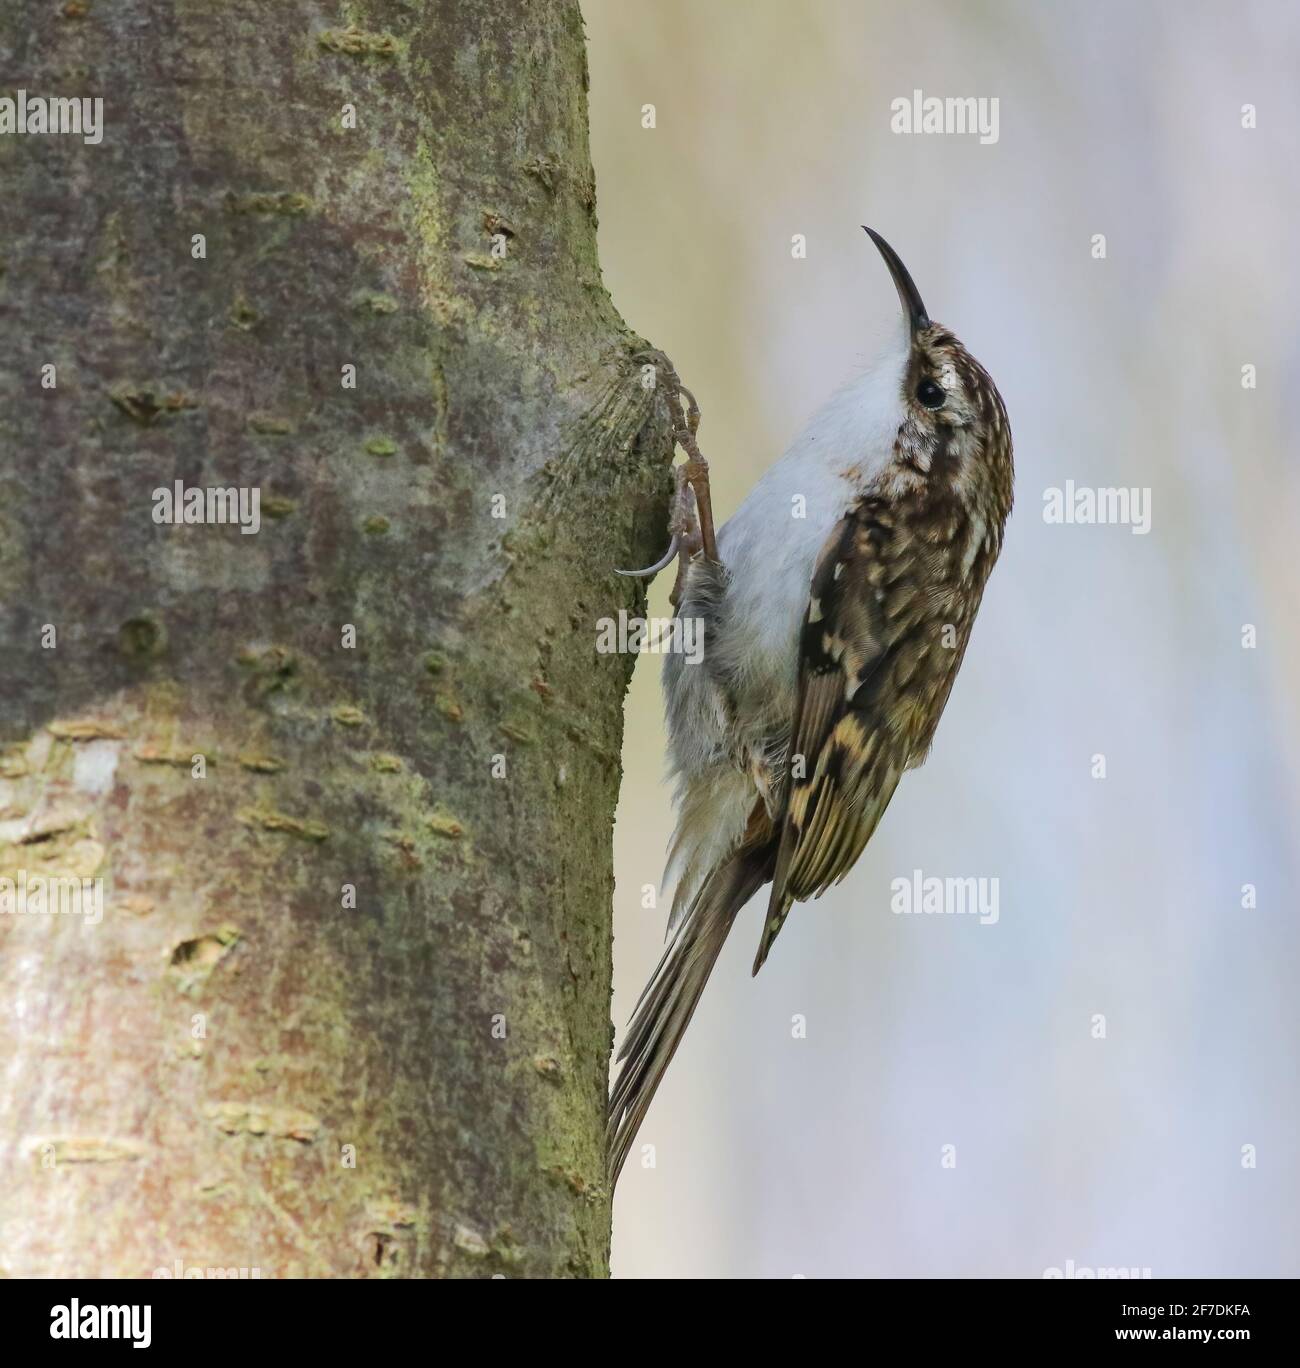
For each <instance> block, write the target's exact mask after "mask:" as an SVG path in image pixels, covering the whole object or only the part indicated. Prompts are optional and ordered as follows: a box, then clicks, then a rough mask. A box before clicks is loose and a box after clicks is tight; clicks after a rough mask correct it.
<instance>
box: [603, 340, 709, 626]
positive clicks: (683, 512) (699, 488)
mask: <svg viewBox="0 0 1300 1368" xmlns="http://www.w3.org/2000/svg"><path fill="white" fill-rule="evenodd" d="M633 359H634V360H643V359H644V360H649V361H651V362H652V363H653V364H654V366H655V375H656V377H658V375H659V370H660V367H661V366H662V368H663V370H664V372H665V375H664V377H663V379H662V380H659V381H658V383H659V384H660V385H661V386H662V388H663V391H664V394H665V396H666V397H667V400H668V415H669V419H670V421H671V423H672V431H673V443H674V445H676V446H680V447H681V448H682V450H683V451H684V452H685V453H686V460H685V462H684V463H683V464H682V465H680V466H675V467H674V477H675V479H676V482H677V487H676V491H675V493H674V495H673V507H672V514H671V516H670V519H669V530H670V532H671V533H672V541H671V542H670V543H669V546H668V550H667V551H666V552H665V553H664V555H663V556H662V557H660V559H659V560H657V561H656V562H655V563H654V564H653V565H649V566H647V567H646V568H645V569H644V570H618V571H616V572H615V573H616V574H619V575H629V576H632V577H634V578H637V579H644V578H649V577H650V576H652V575H657V574H658V573H659V571H660V570H663V569H665V568H666V567H667V566H668V565H669V564H670V563H671V562H672V559H673V557H674V556H677V557H678V558H679V562H680V563H679V566H678V571H677V584H676V586H675V587H674V589H673V592H672V595H671V601H672V603H673V606H674V607H676V605H677V598H678V594H679V591H680V590H681V587H682V577H683V575H684V574H685V571H686V566H687V564H688V563H689V562H690V560H691V559H692V558H693V557H694V556H696V555H698V554H699V553H700V552H701V551H702V552H703V553H704V557H705V559H706V560H709V561H712V562H713V563H714V564H715V565H717V564H720V563H721V562H720V561H719V560H718V542H717V536H716V533H715V531H714V527H713V501H712V498H711V495H710V491H709V463H708V462H707V461H706V460H705V459H704V456H703V454H702V453H701V451H700V448H699V443H698V442H696V440H695V434H696V433H697V432H698V431H699V427H700V406H699V404H698V403H696V400H695V396H694V395H693V394H692V393H691V392H690V390H688V389H687V388H686V387H685V386H684V385H683V384H682V382H681V381H680V380H679V379H678V377H677V372H676V370H675V369H674V368H673V364H672V362H671V361H669V359H668V358H667V357H666V356H665V355H664V354H663V352H661V351H651V352H641V353H639V354H638V355H637V356H636V357H634V358H633ZM687 489H689V491H690V493H689V494H688V493H687V492H686V491H687Z"/></svg>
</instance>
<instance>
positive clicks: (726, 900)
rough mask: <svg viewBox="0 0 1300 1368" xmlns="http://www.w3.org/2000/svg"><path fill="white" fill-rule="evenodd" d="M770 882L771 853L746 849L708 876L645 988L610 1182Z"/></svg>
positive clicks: (619, 1089)
mask: <svg viewBox="0 0 1300 1368" xmlns="http://www.w3.org/2000/svg"><path fill="white" fill-rule="evenodd" d="M771 875H772V856H771V852H770V850H768V849H766V848H763V847H761V846H760V847H757V848H756V847H755V846H754V845H751V844H748V843H746V844H743V845H741V846H740V847H739V848H738V849H737V850H736V851H735V853H734V854H733V855H731V856H730V857H729V858H728V859H727V860H725V861H723V863H721V864H720V865H718V867H717V868H716V869H715V870H714V871H713V872H712V873H711V874H710V875H709V877H708V878H707V879H706V880H705V881H704V883H703V885H702V886H701V888H700V891H699V892H698V893H697V894H696V896H695V898H694V899H693V900H692V902H691V906H690V910H689V911H688V912H687V914H686V916H685V917H684V918H683V920H682V923H681V925H680V927H679V928H678V930H677V933H676V935H675V936H674V937H673V939H672V941H671V942H670V943H669V946H668V948H667V950H665V951H664V954H663V958H662V959H661V960H660V961H659V967H658V968H657V969H656V970H655V972H654V974H653V976H652V977H651V979H650V982H649V983H648V984H647V985H646V988H645V991H644V992H643V993H642V994H641V999H640V1001H639V1002H638V1003H637V1007H636V1012H635V1014H634V1016H633V1017H632V1022H631V1025H630V1027H629V1029H628V1036H627V1040H626V1041H625V1042H624V1044H623V1048H622V1049H621V1050H620V1051H619V1056H618V1057H619V1059H620V1061H622V1063H623V1067H622V1069H621V1070H620V1071H619V1075H618V1081H617V1082H616V1083H615V1084H614V1091H613V1092H612V1093H611V1094H610V1099H609V1120H608V1125H607V1128H606V1141H607V1145H608V1150H609V1178H610V1183H611V1184H613V1183H615V1182H617V1181H618V1175H619V1172H620V1171H621V1170H622V1167H623V1162H624V1160H626V1158H627V1156H628V1151H629V1150H630V1149H631V1148H632V1141H633V1140H634V1139H635V1138H636V1133H637V1131H638V1130H639V1129H640V1127H641V1122H642V1121H643V1120H644V1119H645V1114H646V1112H647V1111H648V1110H649V1108H650V1102H651V1099H652V1098H653V1097H654V1095H655V1090H656V1089H657V1088H658V1086H659V1083H660V1080H661V1079H662V1078H663V1076H664V1072H665V1070H666V1069H667V1068H668V1065H669V1063H670V1062H671V1061H672V1057H673V1055H674V1054H675V1053H676V1051H677V1047H678V1045H679V1044H681V1039H682V1036H683V1035H684V1034H685V1033H686V1027H687V1026H688V1025H689V1024H690V1020H691V1017H692V1016H693V1015H694V1013H695V1007H696V1004H697V1003H698V1002H699V1000H700V994H701V993H702V992H703V991H704V985H705V984H706V983H707V982H708V980H709V975H710V974H711V973H712V972H713V966H714V964H715V963H716V962H717V958H718V953H719V952H720V951H721V949H722V945H723V942H724V941H725V940H726V939H727V933H728V932H729V931H730V930H731V923H732V922H733V921H735V919H736V913H737V912H739V911H740V909H741V908H742V907H744V905H745V904H746V903H747V902H748V901H749V899H750V898H751V897H752V896H753V895H754V893H756V892H757V891H758V889H759V888H761V887H762V886H763V884H764V883H765V882H766V881H767V880H768V879H769V878H771Z"/></svg>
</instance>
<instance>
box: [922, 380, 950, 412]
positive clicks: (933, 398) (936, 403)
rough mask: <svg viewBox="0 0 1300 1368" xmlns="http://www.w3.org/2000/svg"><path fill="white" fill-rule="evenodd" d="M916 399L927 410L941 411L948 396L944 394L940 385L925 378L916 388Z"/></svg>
mask: <svg viewBox="0 0 1300 1368" xmlns="http://www.w3.org/2000/svg"><path fill="white" fill-rule="evenodd" d="M916 397H917V398H918V399H919V400H920V401H921V403H922V404H924V405H925V407H926V408H928V409H941V408H942V407H943V401H944V400H945V399H946V398H947V397H948V396H947V395H946V394H944V392H943V386H942V385H937V384H935V382H934V381H933V380H931V379H929V377H927V378H926V379H924V380H922V381H921V383H920V384H919V385H918V386H917V387H916Z"/></svg>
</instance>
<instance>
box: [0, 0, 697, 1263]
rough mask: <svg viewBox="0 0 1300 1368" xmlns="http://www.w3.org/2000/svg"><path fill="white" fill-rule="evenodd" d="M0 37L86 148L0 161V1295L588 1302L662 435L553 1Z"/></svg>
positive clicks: (90, 6) (116, 9) (600, 1255)
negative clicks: (225, 505) (215, 1293)
mask: <svg viewBox="0 0 1300 1368" xmlns="http://www.w3.org/2000/svg"><path fill="white" fill-rule="evenodd" d="M7 11H8V15H9V18H8V19H7V20H5V21H0V22H3V29H0V94H6V95H11V96H12V95H13V94H14V93H15V91H16V89H17V88H20V87H21V88H24V89H25V90H26V91H27V93H28V95H29V96H45V97H50V96H89V97H94V96H101V97H102V98H103V100H104V133H103V140H102V142H101V143H99V144H97V145H87V144H86V143H85V142H84V141H83V139H82V138H80V137H76V136H69V135H51V134H46V135H44V136H41V135H36V134H30V133H29V134H27V135H14V136H6V137H0V181H2V183H3V185H4V194H3V196H0V347H2V348H3V356H4V368H3V372H2V373H0V400H2V402H0V602H2V604H3V608H2V611H3V621H2V622H0V629H2V636H0V640H2V641H3V654H2V656H0V743H3V750H2V751H0V878H7V879H8V880H9V881H10V882H9V883H8V884H5V883H0V896H3V894H4V893H6V892H7V894H8V897H9V905H7V906H6V907H5V911H6V912H7V913H9V915H3V916H0V1042H2V1043H0V1052H2V1054H3V1065H4V1067H3V1068H2V1069H0V1079H2V1080H3V1081H2V1082H0V1156H2V1160H0V1166H2V1167H3V1171H4V1172H5V1174H6V1179H5V1182H4V1183H2V1184H0V1272H7V1273H8V1274H10V1275H14V1276H48V1275H69V1276H72V1275H76V1276H89V1277H103V1276H148V1275H150V1274H151V1273H153V1272H154V1270H155V1269H165V1270H167V1271H168V1272H169V1273H173V1274H174V1273H175V1272H177V1271H182V1272H183V1271H186V1270H193V1269H196V1268H203V1269H208V1268H221V1269H250V1270H251V1269H254V1268H256V1269H259V1270H260V1275H261V1276H263V1277H274V1276H294V1275H298V1276H348V1277H356V1276H372V1277H375V1276H378V1277H383V1276H490V1275H492V1274H504V1275H506V1276H508V1277H510V1276H525V1275H531V1276H568V1275H578V1276H595V1275H603V1274H605V1273H606V1271H607V1258H608V1245H609V1193H608V1192H607V1191H606V1186H605V1181H604V1150H603V1141H602V1126H603V1114H604V1098H605V1092H606V1077H607V1074H606V1070H607V1062H608V1049H609V1044H610V1039H611V1028H610V1019H609V992H610V895H611V890H612V883H613V879H612V867H611V841H610V831H611V826H612V822H613V813H614V806H615V801H616V797H617V788H618V781H619V774H620V767H619V750H620V742H621V729H622V718H621V711H622V698H623V693H624V691H625V689H626V686H627V682H628V677H629V674H630V670H631V664H632V662H631V660H630V659H629V658H628V657H626V656H607V655H599V654H597V653H596V651H595V639H596V624H597V620H598V619H599V618H601V617H602V616H604V615H607V614H616V613H617V611H618V609H619V608H620V607H624V608H628V609H629V610H636V608H637V607H638V605H640V604H643V602H644V600H643V598H642V597H641V595H640V592H639V590H636V589H633V588H630V587H628V582H626V581H619V580H616V579H614V578H613V577H612V576H611V574H610V570H611V567H612V566H614V565H616V564H623V563H627V562H629V561H635V560H636V557H637V556H641V557H642V560H641V562H640V563H646V561H647V560H649V559H651V558H653V555H654V554H655V553H657V551H659V550H660V549H661V547H659V546H658V545H657V543H658V542H659V540H660V534H661V530H662V528H663V526H664V518H665V504H666V495H667V492H668V475H667V471H668V461H669V451H670V439H669V435H668V430H667V427H666V424H665V422H664V419H663V414H662V412H661V406H656V405H655V404H654V402H653V398H654V396H653V394H652V393H651V392H649V391H646V390H644V389H643V388H642V387H641V384H640V373H639V370H638V367H637V366H636V364H635V363H634V361H633V359H632V358H633V356H634V353H635V352H636V350H637V349H638V347H639V346H640V345H642V344H640V342H639V339H637V338H635V337H634V336H632V335H631V334H630V333H629V332H628V331H627V330H626V328H625V327H624V326H623V325H622V323H621V322H620V320H619V318H618V316H617V313H616V312H615V310H614V308H613V306H612V304H611V302H610V300H609V297H608V295H607V293H606V291H605V289H604V287H603V285H602V284H601V278H600V273H599V267H598V265H597V258H596V221H595V211H594V201H595V192H594V185H593V179H592V171H591V165H590V159H589V154H588V147H587V113H586V93H585V92H586V58H585V49H584V38H583V32H582V21H581V17H580V15H579V12H578V8H577V5H576V3H573V2H572V0H511V2H509V3H504V4H503V3H500V0H365V2H363V3H349V4H339V5H336V4H334V3H312V2H311V0H274V2H273V0H222V3H220V4H214V3H212V0H139V3H136V4H134V5H129V6H127V5H110V4H102V5H101V4H99V3H90V2H88V3H78V2H77V0H73V2H72V3H68V4H62V3H60V4H57V5H49V4H45V3H40V4H38V3H36V0H25V3H18V4H11V5H9V6H8V7H7ZM349 108H352V109H353V110H355V126H354V127H352V126H349V125H350V123H351V122H352V121H351V120H350V119H349V117H348V112H347V111H348V109H349ZM196 235H202V236H201V240H200V239H199V238H198V237H196ZM502 253H504V255H503V254H502ZM49 366H52V367H54V370H53V372H50V371H48V370H43V368H44V367H49ZM349 366H352V367H355V387H354V388H349V387H347V385H346V383H345V379H346V375H347V372H346V371H345V368H346V367H349ZM51 376H52V377H53V380H54V387H53V388H51V387H49V380H50V378H51ZM43 381H44V384H43ZM177 480H180V481H183V482H184V485H185V486H187V487H199V488H203V489H207V488H211V487H223V488H230V487H244V488H245V489H250V490H251V489H252V488H257V489H259V490H260V499H261V505H260V506H261V527H260V531H258V532H257V534H256V535H245V534H243V533H241V531H240V529H239V528H238V527H234V526H228V525H227V526H222V525H210V524H208V525H205V524H194V525H170V524H160V523H158V522H156V521H155V520H154V514H155V509H157V508H159V507H160V506H162V505H161V504H160V501H159V499H158V498H156V496H155V491H156V490H158V489H171V488H172V487H173V486H174V482H175V481H177ZM349 628H351V629H353V630H352V632H350V631H349ZM40 877H67V878H76V879H91V880H102V893H103V900H102V913H103V915H102V920H99V921H98V922H96V920H95V918H94V906H95V903H94V896H93V893H91V892H89V891H88V892H87V895H86V897H85V898H83V900H82V903H81V905H80V906H81V910H80V912H79V913H77V912H65V913H62V914H57V915H56V914H51V913H39V912H34V911H33V910H32V907H31V890H32V888H33V887H35V885H34V883H33V881H34V880H35V879H37V878H40ZM24 881H25V884H24ZM24 886H26V887H27V889H28V906H27V910H26V912H23V911H22V910H21V909H20V908H19V907H18V903H19V901H21V898H22V889H23V887H24ZM88 887H93V886H88ZM352 890H354V892H353V891H352ZM353 900H354V901H355V906H351V905H350V904H351V903H352V902H353ZM191 1275H192V1273H191Z"/></svg>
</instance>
